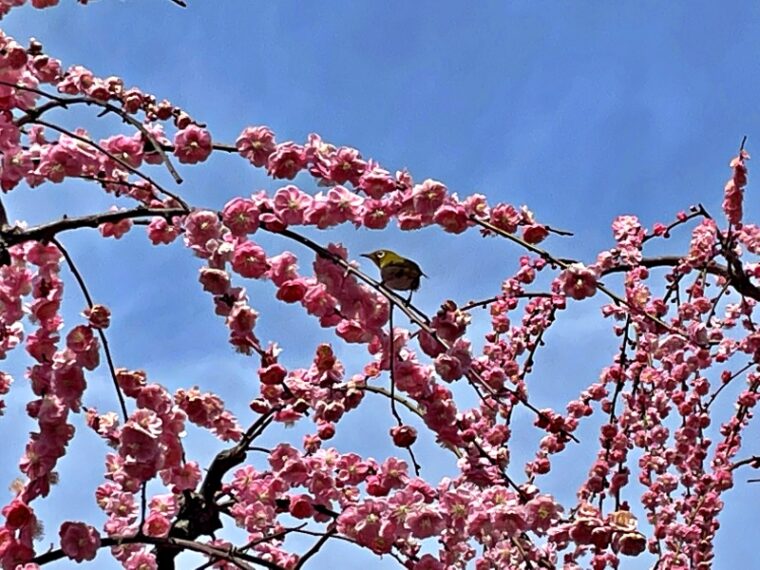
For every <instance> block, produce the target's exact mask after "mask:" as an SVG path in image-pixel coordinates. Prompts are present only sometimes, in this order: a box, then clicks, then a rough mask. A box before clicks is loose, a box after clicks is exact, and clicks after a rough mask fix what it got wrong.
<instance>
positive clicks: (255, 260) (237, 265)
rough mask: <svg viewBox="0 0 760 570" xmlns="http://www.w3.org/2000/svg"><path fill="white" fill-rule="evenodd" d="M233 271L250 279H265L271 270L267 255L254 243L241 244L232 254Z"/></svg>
mask: <svg viewBox="0 0 760 570" xmlns="http://www.w3.org/2000/svg"><path fill="white" fill-rule="evenodd" d="M232 269H233V270H234V271H235V272H236V273H238V274H240V275H241V276H243V277H248V278H250V279H258V278H260V277H263V276H264V274H265V273H266V272H267V270H268V269H269V264H268V263H267V256H266V253H264V250H263V249H261V247H259V246H258V245H256V244H255V243H253V242H252V241H242V242H239V243H238V244H237V245H236V246H235V249H234V250H233V252H232Z"/></svg>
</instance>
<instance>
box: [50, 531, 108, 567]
mask: <svg viewBox="0 0 760 570" xmlns="http://www.w3.org/2000/svg"><path fill="white" fill-rule="evenodd" d="M58 534H59V536H60V537H61V550H63V552H64V554H66V556H68V557H69V558H71V559H72V560H74V561H75V562H83V561H85V560H92V559H94V558H95V555H96V554H97V552H98V548H100V535H99V534H98V531H97V530H95V529H94V528H93V527H91V526H90V525H87V524H85V523H81V522H65V523H63V524H62V525H61V530H60V531H59V533H58Z"/></svg>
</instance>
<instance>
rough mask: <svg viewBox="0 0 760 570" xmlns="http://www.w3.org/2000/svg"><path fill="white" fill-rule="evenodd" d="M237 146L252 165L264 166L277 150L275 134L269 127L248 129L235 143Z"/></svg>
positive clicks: (244, 130)
mask: <svg viewBox="0 0 760 570" xmlns="http://www.w3.org/2000/svg"><path fill="white" fill-rule="evenodd" d="M235 146H236V147H237V149H238V152H239V153H240V155H241V156H243V157H245V158H247V159H248V160H249V161H250V162H251V164H253V165H254V166H264V165H266V164H267V161H268V159H269V156H270V155H271V154H272V153H273V152H274V151H275V148H276V145H275V140H274V133H273V132H272V131H271V130H270V129H269V127H246V128H245V129H243V132H242V133H240V136H239V137H238V138H237V140H236V141H235Z"/></svg>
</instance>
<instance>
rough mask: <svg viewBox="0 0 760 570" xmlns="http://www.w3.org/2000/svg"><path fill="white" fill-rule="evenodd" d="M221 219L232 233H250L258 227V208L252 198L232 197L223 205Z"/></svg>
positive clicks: (237, 234)
mask: <svg viewBox="0 0 760 570" xmlns="http://www.w3.org/2000/svg"><path fill="white" fill-rule="evenodd" d="M222 221H223V222H224V225H225V226H227V227H228V228H229V229H230V231H232V233H233V235H236V236H245V235H246V234H252V233H254V232H255V231H256V230H257V229H258V227H259V209H258V208H257V207H256V204H254V202H253V200H249V199H246V198H233V199H232V200H230V201H229V202H227V203H226V204H225V205H224V209H223V210H222Z"/></svg>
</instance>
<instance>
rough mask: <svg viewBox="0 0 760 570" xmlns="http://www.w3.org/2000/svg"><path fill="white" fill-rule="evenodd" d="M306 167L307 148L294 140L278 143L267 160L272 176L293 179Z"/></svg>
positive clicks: (268, 170)
mask: <svg viewBox="0 0 760 570" xmlns="http://www.w3.org/2000/svg"><path fill="white" fill-rule="evenodd" d="M305 167H306V152H305V149H304V148H303V147H302V146H300V145H297V144H294V143H292V142H285V143H280V144H278V145H277V146H276V148H275V150H274V152H273V153H272V154H270V155H269V159H268V161H267V172H268V173H269V175H270V176H271V177H272V178H287V179H289V180H291V179H293V178H295V176H296V174H298V172H299V171H301V170H302V169H303V168H305Z"/></svg>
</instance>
